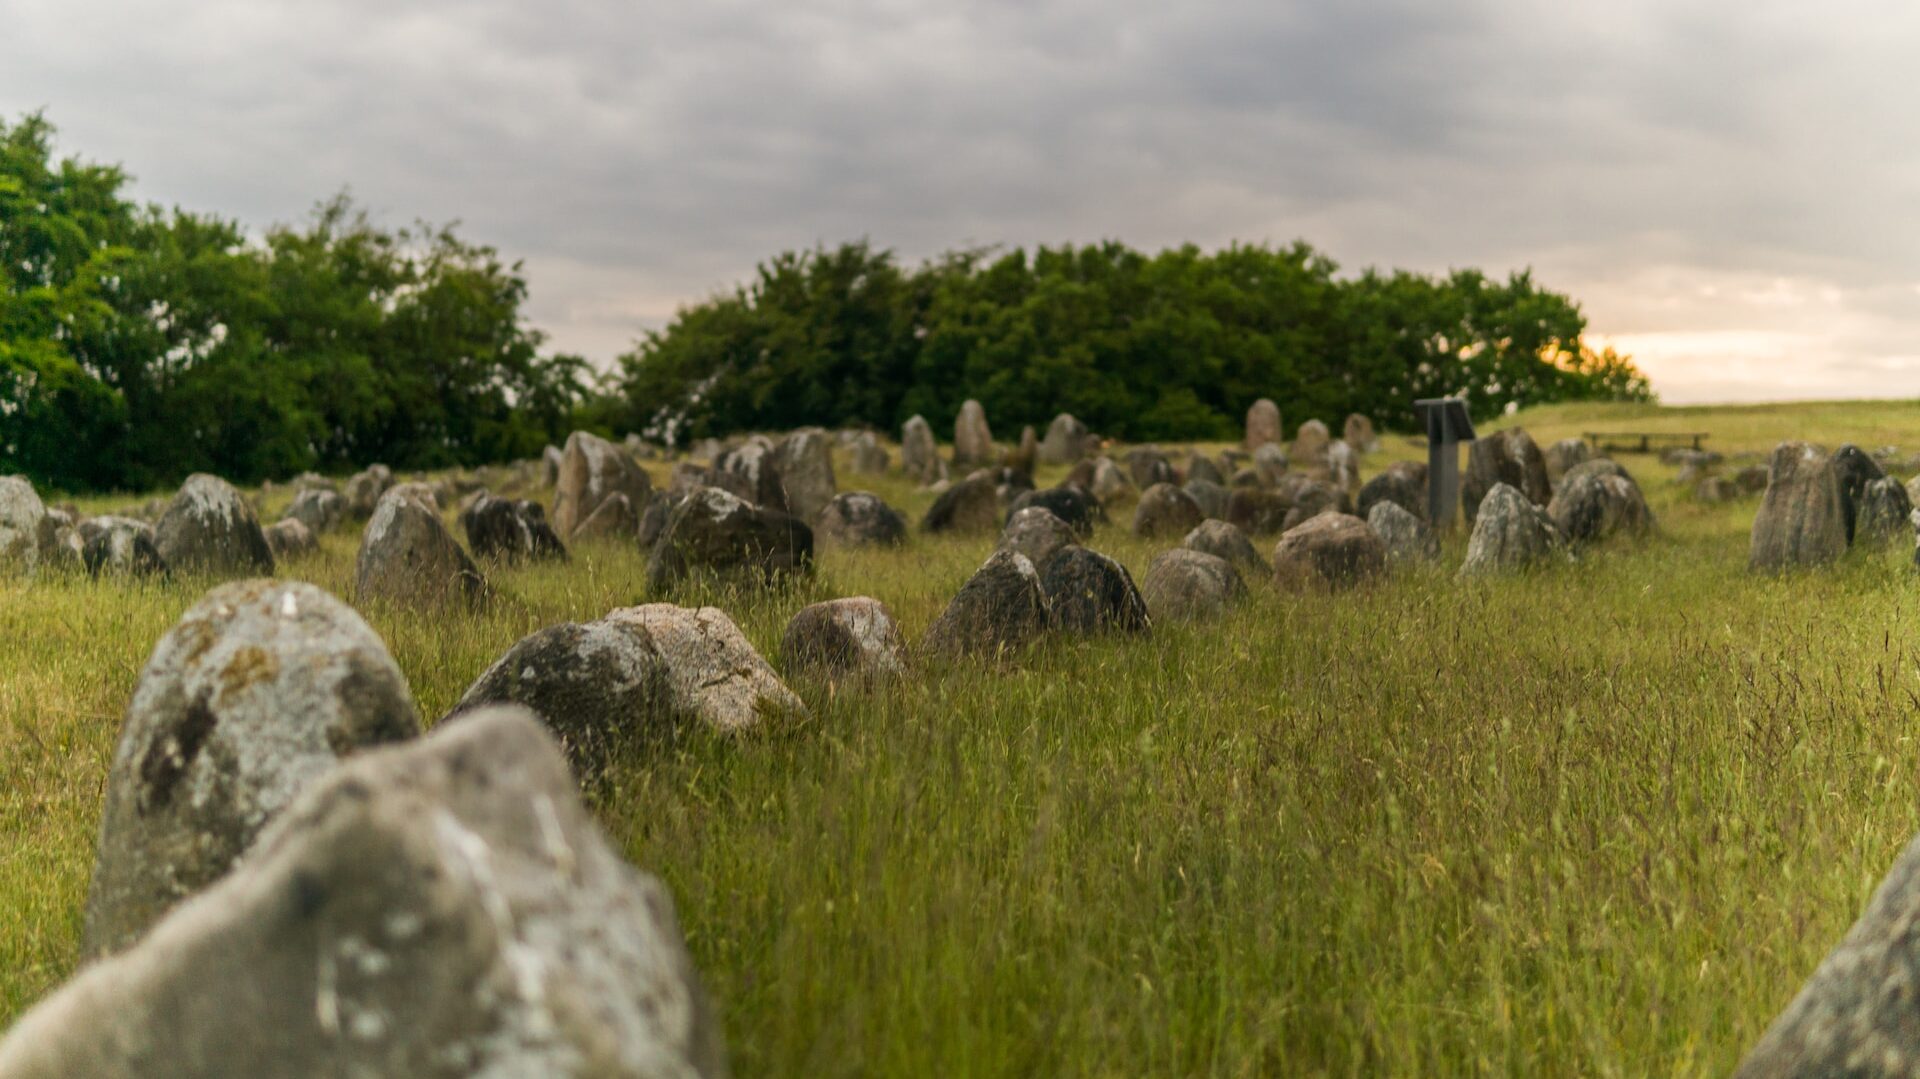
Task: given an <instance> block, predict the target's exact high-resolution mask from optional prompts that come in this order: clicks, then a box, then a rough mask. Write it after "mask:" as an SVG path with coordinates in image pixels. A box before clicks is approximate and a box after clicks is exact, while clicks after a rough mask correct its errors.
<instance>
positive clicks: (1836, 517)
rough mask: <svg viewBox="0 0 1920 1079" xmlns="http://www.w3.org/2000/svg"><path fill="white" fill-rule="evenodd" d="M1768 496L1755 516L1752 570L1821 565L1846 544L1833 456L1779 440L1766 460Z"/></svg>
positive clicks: (1844, 508) (1842, 504) (1843, 507)
mask: <svg viewBox="0 0 1920 1079" xmlns="http://www.w3.org/2000/svg"><path fill="white" fill-rule="evenodd" d="M1767 469H1768V473H1767V474H1768V479H1767V493H1766V497H1765V498H1763V499H1762V500H1761V502H1760V512H1759V513H1758V514H1756V515H1755V517H1754V519H1753V533H1752V541H1751V545H1750V547H1749V550H1748V557H1747V565H1748V567H1749V568H1751V569H1755V570H1763V571H1764V570H1779V569H1786V568H1789V567H1795V566H1818V565H1825V564H1826V563H1829V562H1832V561H1834V560H1835V559H1837V558H1839V557H1840V556H1841V555H1843V554H1845V553H1846V550H1847V505H1846V496H1845V494H1844V493H1843V492H1842V490H1841V486H1840V476H1839V474H1838V472H1837V471H1836V470H1835V468H1834V462H1833V459H1832V458H1830V457H1828V456H1827V455H1826V454H1824V453H1822V452H1820V450H1819V449H1818V448H1817V447H1814V446H1810V445H1808V444H1807V443H1804V442H1782V443H1781V444H1780V445H1778V446H1776V447H1775V448H1774V451H1773V457H1772V458H1771V459H1770V460H1769V462H1768V465H1767Z"/></svg>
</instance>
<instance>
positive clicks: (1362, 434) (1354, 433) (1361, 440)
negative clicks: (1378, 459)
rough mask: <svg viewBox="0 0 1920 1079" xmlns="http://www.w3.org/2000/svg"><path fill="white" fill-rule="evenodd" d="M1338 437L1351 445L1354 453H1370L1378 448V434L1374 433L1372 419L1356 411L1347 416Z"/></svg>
mask: <svg viewBox="0 0 1920 1079" xmlns="http://www.w3.org/2000/svg"><path fill="white" fill-rule="evenodd" d="M1340 437H1341V438H1342V439H1343V440H1344V441H1345V442H1346V444H1347V445H1349V446H1352V447H1353V451H1354V452H1355V453H1372V452H1373V451H1374V450H1377V449H1379V448H1380V436H1378V435H1376V434H1374V431H1373V421H1372V420H1370V419H1368V418H1367V417H1365V416H1362V415H1361V414H1360V413H1358V412H1354V413H1351V414H1349V415H1348V416H1347V423H1346V426H1345V427H1344V428H1342V429H1341V435H1340Z"/></svg>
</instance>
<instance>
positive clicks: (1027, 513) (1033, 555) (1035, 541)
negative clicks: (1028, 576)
mask: <svg viewBox="0 0 1920 1079" xmlns="http://www.w3.org/2000/svg"><path fill="white" fill-rule="evenodd" d="M1078 540H1079V536H1078V535H1076V534H1075V533H1074V531H1073V528H1072V526H1070V525H1068V524H1067V522H1065V521H1063V520H1061V519H1060V518H1059V517H1058V516H1057V515H1056V514H1054V512H1053V511H1052V510H1050V509H1048V508H1046V507H1045V506H1038V505H1034V506H1023V507H1021V508H1020V509H1017V510H1015V511H1014V512H1013V515H1012V516H1011V517H1009V518H1008V519H1007V527H1006V528H1005V529H1003V530H1002V531H1001V533H1000V546H999V548H998V549H999V550H1010V551H1018V552H1020V553H1021V554H1023V555H1025V556H1026V557H1027V561H1029V562H1032V563H1033V564H1034V565H1036V566H1038V565H1041V564H1043V563H1045V562H1046V560H1047V559H1048V558H1049V557H1051V556H1052V555H1053V552H1055V551H1057V550H1059V549H1060V548H1062V547H1065V546H1068V545H1069V544H1072V543H1076V542H1078Z"/></svg>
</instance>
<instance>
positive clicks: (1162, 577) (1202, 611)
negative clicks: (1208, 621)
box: [1140, 547, 1247, 622]
mask: <svg viewBox="0 0 1920 1079" xmlns="http://www.w3.org/2000/svg"><path fill="white" fill-rule="evenodd" d="M1246 591H1247V586H1246V584H1245V583H1244V582H1243V581H1241V579H1240V573H1239V571H1238V570H1236V569H1234V568H1233V564H1232V563H1230V562H1228V561H1227V560H1226V559H1224V558H1220V557H1218V556H1215V555H1210V554H1205V553H1202V552H1200V551H1194V550H1189V549H1188V548H1185V547H1175V548H1174V549H1173V550H1171V551H1162V552H1160V553H1159V554H1157V555H1155V556H1154V558H1153V561H1152V562H1151V563H1149V564H1148V566H1147V575H1146V577H1145V578H1144V579H1143V580H1142V581H1141V582H1140V595H1141V598H1142V599H1144V600H1145V601H1146V604H1147V612H1148V613H1149V614H1150V615H1152V616H1153V619H1154V620H1155V621H1157V622H1174V621H1197V620H1200V619H1205V618H1214V617H1217V616H1219V615H1220V614H1221V613H1222V612H1224V611H1225V610H1226V609H1227V607H1228V605H1230V604H1232V603H1233V602H1234V601H1235V600H1237V599H1239V598H1240V597H1241V596H1243V595H1245V594H1246Z"/></svg>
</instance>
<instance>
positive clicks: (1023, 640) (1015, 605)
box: [921, 550, 1051, 656]
mask: <svg viewBox="0 0 1920 1079" xmlns="http://www.w3.org/2000/svg"><path fill="white" fill-rule="evenodd" d="M1050 624H1051V615H1050V614H1049V612H1048V608H1047V595H1046V592H1045V591H1044V590H1042V589H1041V587H1040V574H1039V572H1038V571H1037V570H1035V569H1034V567H1033V563H1032V562H1029V561H1028V560H1027V557H1026V556H1025V555H1023V554H1020V553H1018V552H1016V551H1005V550H1002V551H995V552H994V553H993V554H992V555H991V556H990V557H988V559H987V560H986V562H985V563H983V564H982V565H981V566H980V568H979V569H978V570H975V571H974V574H973V576H972V577H969V578H967V582H966V584H964V585H961V586H960V591H959V592H958V593H956V594H955V595H954V597H953V599H952V601H951V602H949V603H948V604H947V607H946V609H945V610H943V611H941V612H940V616H939V617H938V618H935V619H934V620H933V624H932V625H931V626H928V627H927V633H926V636H925V637H924V638H922V639H921V647H922V648H924V649H925V650H926V651H928V652H931V653H935V654H940V655H948V656H960V655H998V654H1002V653H1004V652H1007V651H1010V650H1012V649H1015V648H1019V647H1022V646H1024V645H1027V644H1030V643H1032V642H1033V641H1035V640H1037V639H1039V638H1040V637H1041V636H1042V635H1043V634H1045V633H1046V632H1047V629H1048V628H1049V626H1050Z"/></svg>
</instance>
